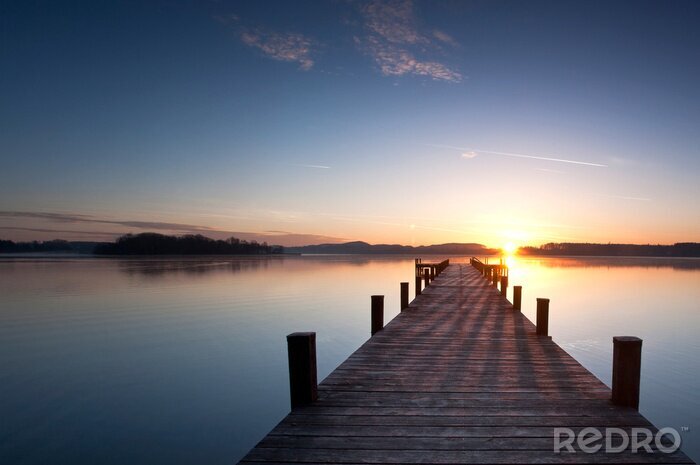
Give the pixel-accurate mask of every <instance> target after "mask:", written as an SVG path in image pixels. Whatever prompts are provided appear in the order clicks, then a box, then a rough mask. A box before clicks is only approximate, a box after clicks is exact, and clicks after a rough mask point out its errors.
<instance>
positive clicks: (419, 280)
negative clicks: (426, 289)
mask: <svg viewBox="0 0 700 465" xmlns="http://www.w3.org/2000/svg"><path fill="white" fill-rule="evenodd" d="M421 281H422V280H421V277H420V276H416V297H418V296H419V295H420V286H421Z"/></svg>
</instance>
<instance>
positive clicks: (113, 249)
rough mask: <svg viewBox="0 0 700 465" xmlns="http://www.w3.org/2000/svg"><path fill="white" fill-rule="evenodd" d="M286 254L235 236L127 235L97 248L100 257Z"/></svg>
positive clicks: (269, 246) (272, 247)
mask: <svg viewBox="0 0 700 465" xmlns="http://www.w3.org/2000/svg"><path fill="white" fill-rule="evenodd" d="M283 252H284V250H283V248H282V247H280V246H275V245H267V243H265V242H263V243H262V244H260V243H258V242H255V241H251V242H247V241H242V240H239V239H236V238H235V237H231V238H229V239H226V240H215V239H211V238H209V237H205V236H201V235H186V236H166V235H164V234H157V233H142V234H135V235H132V234H127V235H126V236H122V237H120V238H119V239H117V240H116V242H111V243H103V244H99V245H98V246H97V247H95V254H98V255H269V254H280V253H283Z"/></svg>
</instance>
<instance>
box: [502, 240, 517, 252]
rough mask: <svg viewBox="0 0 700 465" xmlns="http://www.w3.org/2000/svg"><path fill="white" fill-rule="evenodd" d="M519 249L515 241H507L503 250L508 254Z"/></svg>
mask: <svg viewBox="0 0 700 465" xmlns="http://www.w3.org/2000/svg"><path fill="white" fill-rule="evenodd" d="M517 249H518V246H517V245H515V243H513V242H506V243H505V244H504V245H503V251H504V252H505V253H506V254H508V255H513V254H514V253H515V251H516V250H517Z"/></svg>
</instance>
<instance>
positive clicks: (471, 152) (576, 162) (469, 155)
mask: <svg viewBox="0 0 700 465" xmlns="http://www.w3.org/2000/svg"><path fill="white" fill-rule="evenodd" d="M425 145H427V146H428V147H437V148H441V149H450V150H459V151H463V150H466V152H463V153H462V158H474V157H475V156H476V155H475V154H479V155H481V154H486V155H502V156H505V157H513V158H528V159H530V160H543V161H551V162H556V163H570V164H573V165H586V166H596V167H600V168H607V166H608V165H604V164H602V163H593V162H589V161H580V160H569V159H565V158H555V157H543V156H540V155H527V154H524V153H512V152H496V151H494V150H481V149H475V148H469V147H455V146H452V145H441V144H425Z"/></svg>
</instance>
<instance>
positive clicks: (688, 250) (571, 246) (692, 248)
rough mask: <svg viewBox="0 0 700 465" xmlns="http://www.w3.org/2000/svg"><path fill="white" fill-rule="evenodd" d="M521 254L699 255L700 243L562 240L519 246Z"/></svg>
mask: <svg viewBox="0 0 700 465" xmlns="http://www.w3.org/2000/svg"><path fill="white" fill-rule="evenodd" d="M518 253H519V254H522V255H588V256H593V255H597V256H611V257H615V256H617V257H623V256H624V257H700V243H698V242H678V243H676V244H673V245H652V244H647V245H639V244H589V243H573V242H562V243H554V242H550V243H549V244H544V245H541V246H540V247H521V248H520V249H518Z"/></svg>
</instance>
